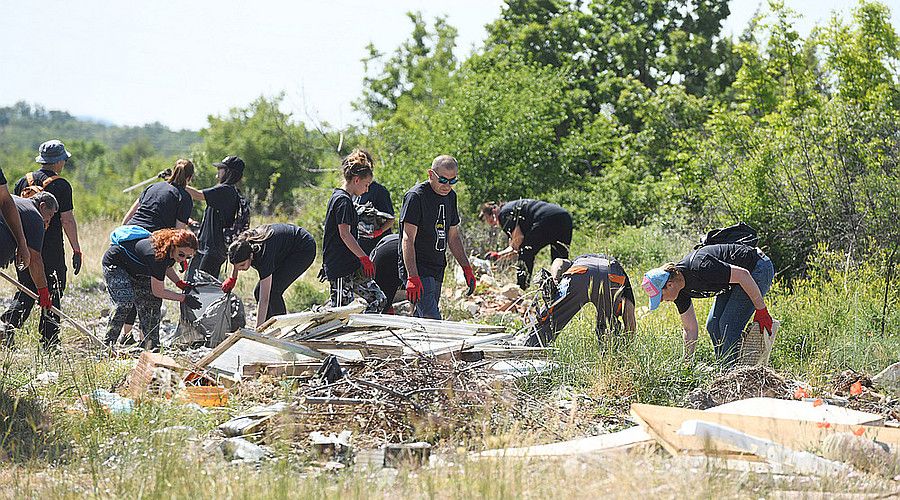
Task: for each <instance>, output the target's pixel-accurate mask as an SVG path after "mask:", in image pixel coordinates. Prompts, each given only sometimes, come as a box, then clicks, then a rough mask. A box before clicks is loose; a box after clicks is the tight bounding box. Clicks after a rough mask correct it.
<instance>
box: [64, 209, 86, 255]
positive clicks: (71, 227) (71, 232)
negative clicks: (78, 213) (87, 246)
mask: <svg viewBox="0 0 900 500" xmlns="http://www.w3.org/2000/svg"><path fill="white" fill-rule="evenodd" d="M59 218H60V222H62V227H63V231H65V233H66V237H67V238H69V245H72V251H73V252H81V245H79V244H78V223H77V222H75V214H74V213H72V211H71V210H69V211H68V212H63V213H61V214H59Z"/></svg>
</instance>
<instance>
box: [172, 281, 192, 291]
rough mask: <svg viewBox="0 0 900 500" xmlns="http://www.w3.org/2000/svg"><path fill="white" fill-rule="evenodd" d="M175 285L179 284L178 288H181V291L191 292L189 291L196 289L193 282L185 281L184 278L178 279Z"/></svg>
mask: <svg viewBox="0 0 900 500" xmlns="http://www.w3.org/2000/svg"><path fill="white" fill-rule="evenodd" d="M175 286H177V287H178V288H180V289H181V291H183V292H189V291H191V290H193V289H194V284H193V283H188V282H187V281H184V280H178V281H176V282H175Z"/></svg>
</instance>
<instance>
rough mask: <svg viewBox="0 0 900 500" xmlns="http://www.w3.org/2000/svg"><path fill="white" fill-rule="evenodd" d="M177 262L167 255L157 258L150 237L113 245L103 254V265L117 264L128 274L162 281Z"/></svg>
mask: <svg viewBox="0 0 900 500" xmlns="http://www.w3.org/2000/svg"><path fill="white" fill-rule="evenodd" d="M173 264H175V259H172V258H170V257H169V256H166V257H165V258H163V259H162V260H156V251H155V250H154V249H153V242H152V241H151V239H150V238H144V239H141V240H131V241H125V242H123V243H122V244H121V245H112V246H110V247H109V250H107V251H106V253H105V254H103V265H104V266H106V267H110V266H116V267H118V268H121V269H124V270H125V271H127V272H128V274H130V275H132V276H134V277H136V278H140V277H147V276H150V277H152V278H156V279H158V280H160V281H163V280H165V278H166V269H168V268H170V267H172V265H173Z"/></svg>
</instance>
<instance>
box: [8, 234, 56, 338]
mask: <svg viewBox="0 0 900 500" xmlns="http://www.w3.org/2000/svg"><path fill="white" fill-rule="evenodd" d="M41 257H42V258H43V261H44V273H45V274H46V276H47V286H48V287H49V289H50V299H51V301H52V302H53V305H54V306H56V307H57V308H60V301H61V300H62V295H63V292H64V291H65V289H66V272H67V271H68V269H67V268H66V257H65V253H64V252H63V250H62V248H60V249H59V250H58V251H57V250H56V249H48V248H47V247H46V246H44V249H43V251H42V253H41ZM16 276H17V277H18V279H19V283H22V284H23V285H25V286H26V287H27V288H28V289H29V290H31V291H32V292H35V293H37V286H36V285H35V284H34V281H33V280H32V279H31V274H30V273H29V272H28V270H27V269H26V270H24V271H16ZM34 302H35V300H34V299H32V298H31V297H29V296H28V295H26V294H25V293H23V292H16V294H15V295H14V296H13V301H12V304H10V305H9V309H7V310H6V311H5V312H4V313H3V314H2V315H0V320H3V322H4V323H6V324H8V325H11V326H13V327H14V328H22V325H24V324H25V321H27V320H28V316H29V315H30V314H31V309H32V307H34ZM59 324H60V319H59V316H57V315H55V314H53V313H51V312H50V311H44V310H42V311H41V319H40V321H39V322H38V331H40V332H41V342H42V343H43V344H44V345H54V344H58V343H59Z"/></svg>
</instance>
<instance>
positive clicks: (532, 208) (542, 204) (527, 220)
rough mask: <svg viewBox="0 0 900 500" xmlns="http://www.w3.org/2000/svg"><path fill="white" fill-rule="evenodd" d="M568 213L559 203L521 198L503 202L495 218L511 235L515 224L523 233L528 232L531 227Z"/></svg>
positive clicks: (504, 230)
mask: <svg viewBox="0 0 900 500" xmlns="http://www.w3.org/2000/svg"><path fill="white" fill-rule="evenodd" d="M568 214H569V212H567V211H566V210H565V209H564V208H563V207H561V206H559V205H556V204H553V203H547V202H546V201H540V200H529V199H523V200H516V201H511V202H509V203H505V204H504V205H503V206H502V207H500V213H499V214H497V220H498V222H499V223H500V227H501V228H502V229H503V232H505V233H506V234H507V235H512V232H513V229H515V228H516V225H518V226H519V228H520V229H521V230H522V233H523V234H528V233H529V232H531V230H532V229H533V228H535V227H540V226H541V224H544V223H545V222H546V221H549V220H552V219H554V218H556V217H561V216H567V215H568Z"/></svg>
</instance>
